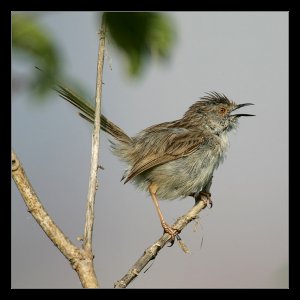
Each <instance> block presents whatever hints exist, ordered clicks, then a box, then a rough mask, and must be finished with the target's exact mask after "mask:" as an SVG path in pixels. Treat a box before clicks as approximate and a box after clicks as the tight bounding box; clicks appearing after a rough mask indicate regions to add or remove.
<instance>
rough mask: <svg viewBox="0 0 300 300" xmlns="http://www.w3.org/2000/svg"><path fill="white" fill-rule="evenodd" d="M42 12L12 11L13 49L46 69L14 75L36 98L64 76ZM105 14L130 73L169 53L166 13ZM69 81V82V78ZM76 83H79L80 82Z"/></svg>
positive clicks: (170, 30)
mask: <svg viewBox="0 0 300 300" xmlns="http://www.w3.org/2000/svg"><path fill="white" fill-rule="evenodd" d="M39 15H40V14H39V13H21V12H18V13H12V49H13V54H14V55H15V57H16V56H18V57H19V58H21V59H23V60H29V61H30V63H31V61H32V66H38V67H39V68H40V69H42V70H43V72H35V71H34V72H32V73H31V74H32V75H30V76H28V77H27V76H26V78H24V79H23V78H14V79H16V80H15V81H16V82H17V81H18V79H19V81H22V80H23V81H25V83H26V84H29V87H28V86H26V87H27V88H29V90H30V91H32V92H34V93H36V94H37V96H38V97H37V99H43V96H45V95H46V94H47V92H48V91H50V90H51V88H53V86H54V85H55V83H56V82H57V81H58V80H60V78H62V77H61V73H62V62H63V60H62V59H61V56H60V52H59V50H58V47H57V44H56V42H55V40H54V39H52V38H51V34H50V33H49V32H48V31H47V29H46V28H45V27H44V26H42V25H41V24H40V23H39V21H38V17H39ZM102 17H103V18H104V21H105V22H106V25H107V29H108V36H109V40H110V41H112V43H113V44H114V45H115V46H116V48H117V49H119V50H120V51H121V52H122V53H123V54H124V55H123V57H124V58H125V61H126V62H127V66H128V68H127V70H128V72H129V74H130V75H131V76H135V77H137V76H138V75H140V74H141V72H142V71H143V70H144V69H145V64H146V62H147V61H149V60H150V58H157V59H159V60H160V61H163V60H166V59H167V58H168V57H169V56H170V52H171V48H172V46H173V43H174V37H175V34H174V33H175V31H174V26H173V24H172V22H171V19H170V18H169V16H168V15H167V14H163V13H156V12H104V13H103V14H102ZM95 63H96V62H95ZM32 70H34V68H32ZM15 77H16V76H15ZM63 81H64V82H65V81H66V80H63ZM72 81H73V80H71V82H72ZM67 82H70V78H69V79H68V80H67ZM76 85H77V86H78V83H77V84H76ZM13 88H14V84H13ZM82 90H84V89H83V88H82ZM85 94H86V93H85Z"/></svg>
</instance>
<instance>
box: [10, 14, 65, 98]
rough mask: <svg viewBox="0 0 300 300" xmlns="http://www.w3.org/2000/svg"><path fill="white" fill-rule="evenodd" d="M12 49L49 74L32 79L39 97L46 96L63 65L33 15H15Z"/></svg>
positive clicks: (49, 38) (31, 82)
mask: <svg viewBox="0 0 300 300" xmlns="http://www.w3.org/2000/svg"><path fill="white" fill-rule="evenodd" d="M12 47H13V50H14V51H15V52H16V54H21V55H23V56H24V55H25V56H26V57H28V58H30V59H31V60H33V65H37V66H39V67H41V68H42V69H45V70H47V74H46V73H42V74H36V76H34V77H33V78H30V85H31V88H32V89H33V90H34V91H35V92H36V93H37V94H38V95H39V96H44V95H45V94H46V93H47V92H48V91H49V90H50V89H51V87H52V86H53V84H54V80H55V78H57V76H58V74H59V73H60V65H61V61H60V56H59V52H58V50H57V49H56V47H55V44H54V41H53V40H52V39H51V37H50V34H49V33H48V32H47V30H46V29H45V28H43V27H42V26H41V25H40V24H38V22H37V20H36V18H34V17H33V16H32V15H28V14H20V13H17V14H13V16H12Z"/></svg>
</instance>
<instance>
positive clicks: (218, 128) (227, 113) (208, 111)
mask: <svg viewBox="0 0 300 300" xmlns="http://www.w3.org/2000/svg"><path fill="white" fill-rule="evenodd" d="M248 105H253V104H252V103H243V104H236V103H235V102H233V101H230V100H229V99H228V98H227V97H226V96H225V95H224V94H220V93H217V92H210V93H207V94H206V95H205V96H204V97H202V98H200V101H197V102H196V103H194V104H193V105H192V106H191V107H190V108H189V109H188V111H187V112H186V113H185V114H184V116H183V119H184V120H186V121H188V120H189V121H190V122H191V123H193V124H194V125H195V126H197V124H198V125H199V126H206V127H207V128H210V129H212V130H213V131H214V132H216V133H220V132H224V131H230V130H231V129H233V128H236V126H237V124H238V119H239V118H240V117H250V116H254V115H250V114H232V112H234V111H235V110H237V109H239V108H241V107H244V106H248Z"/></svg>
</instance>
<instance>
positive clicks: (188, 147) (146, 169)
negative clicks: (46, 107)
mask: <svg viewBox="0 0 300 300" xmlns="http://www.w3.org/2000/svg"><path fill="white" fill-rule="evenodd" d="M55 90H56V91H57V92H58V94H59V95H60V96H61V97H62V98H63V99H65V100H67V101H68V102H70V103H71V104H73V105H74V106H76V107H77V108H78V109H79V110H80V112H79V115H80V116H81V117H83V118H85V119H86V120H88V121H90V122H94V116H95V110H94V107H93V106H92V105H91V104H90V103H89V102H88V101H86V100H85V99H84V98H83V97H81V96H80V95H78V94H76V93H75V92H74V91H73V90H71V89H69V88H66V87H64V86H63V85H61V84H58V85H57V87H56V88H55ZM248 105H253V103H243V104H236V103H235V102H234V101H231V100H229V99H228V98H227V97H226V96H225V95H224V94H222V93H219V92H215V91H212V92H208V93H206V94H205V95H204V96H203V97H201V98H200V99H199V100H198V101H196V102H195V103H194V104H192V105H191V106H190V107H189V108H188V110H187V111H186V112H185V113H184V115H183V116H182V118H180V119H178V120H175V121H169V122H164V123H160V124H155V125H153V126H150V127H148V128H146V129H144V130H142V131H140V132H139V133H137V134H136V135H135V136H132V137H130V136H129V135H127V134H126V133H125V132H124V131H123V130H122V129H121V128H120V127H119V126H117V125H116V124H114V123H113V122H112V121H110V120H109V119H108V118H106V117H105V116H104V115H103V114H102V115H101V118H100V125H101V129H102V130H103V131H104V132H106V133H108V134H109V135H110V136H111V137H113V140H110V142H111V150H112V152H113V153H114V154H115V155H116V156H117V157H118V158H119V159H120V160H122V161H123V162H125V163H126V164H127V166H128V167H127V169H126V170H125V172H124V174H123V176H122V179H121V181H124V183H127V182H132V183H133V184H134V185H135V186H136V187H137V188H138V189H140V190H144V191H148V192H149V194H150V196H151V198H152V200H153V203H154V205H155V208H156V211H157V214H158V216H159V219H160V223H161V226H162V228H163V230H164V232H165V233H168V234H169V235H170V236H171V240H172V241H174V239H175V237H176V236H178V231H177V230H176V229H174V228H172V227H171V226H170V225H169V224H168V223H167V222H166V221H165V218H164V216H163V213H162V211H161V209H160V206H159V202H158V201H159V200H174V199H177V198H179V199H180V198H181V199H182V198H186V197H188V196H192V197H194V198H195V199H197V198H198V197H199V195H201V194H202V193H203V194H205V196H209V197H210V193H207V192H205V191H206V186H207V185H208V184H211V179H212V176H213V173H214V170H215V169H216V168H217V167H218V166H219V164H220V163H221V162H223V160H224V157H225V153H226V152H227V150H228V146H229V140H228V133H229V132H230V131H231V130H232V129H235V128H237V126H238V120H239V118H240V117H248V116H254V115H252V114H232V112H234V111H235V110H237V109H239V108H242V107H244V106H248ZM208 194H209V195H208ZM209 199H210V198H209ZM210 203H211V205H212V202H211V199H210Z"/></svg>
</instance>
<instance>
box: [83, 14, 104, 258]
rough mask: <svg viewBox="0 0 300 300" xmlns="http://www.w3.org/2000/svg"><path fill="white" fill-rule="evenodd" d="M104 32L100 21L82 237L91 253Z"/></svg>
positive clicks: (85, 247) (84, 247)
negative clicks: (94, 103) (87, 186)
mask: <svg viewBox="0 0 300 300" xmlns="http://www.w3.org/2000/svg"><path fill="white" fill-rule="evenodd" d="M105 32H106V26H105V22H104V20H103V19H102V24H101V30H100V40H99V49H98V64H97V82H96V99H95V102H96V105H95V120H94V129H93V137H92V154H91V171H90V178H89V189H88V196H87V209H86V219H85V227H84V237H83V249H84V250H86V251H88V252H90V253H92V234H93V224H94V204H95V195H96V189H97V171H98V155H99V147H100V115H101V96H102V74H103V65H104V49H105Z"/></svg>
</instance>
